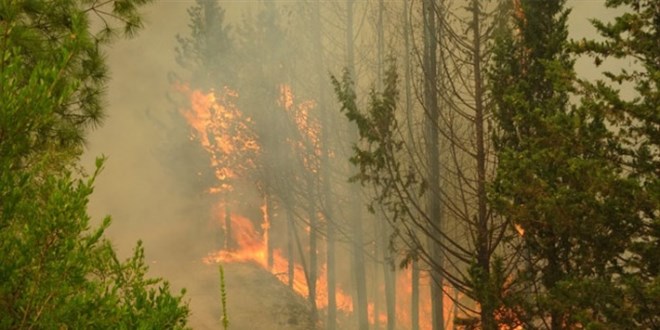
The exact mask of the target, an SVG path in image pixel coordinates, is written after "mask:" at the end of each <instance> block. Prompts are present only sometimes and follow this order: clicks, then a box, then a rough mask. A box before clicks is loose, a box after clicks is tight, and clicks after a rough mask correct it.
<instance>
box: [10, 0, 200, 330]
mask: <svg viewBox="0 0 660 330" xmlns="http://www.w3.org/2000/svg"><path fill="white" fill-rule="evenodd" d="M146 2H147V1H141V0H135V1H130V0H124V1H120V0H117V1H109V2H104V5H105V6H109V7H111V8H106V7H103V5H102V4H98V3H97V2H93V3H92V2H90V1H3V2H1V3H0V81H1V82H2V83H0V99H1V100H2V102H0V155H1V156H0V255H1V256H2V258H1V259H0V328H2V329H23V328H41V329H64V328H73V329H162V328H175V329H180V328H184V327H185V322H186V319H187V316H188V308H187V306H186V305H185V304H184V303H183V301H182V296H177V295H172V294H171V293H170V292H169V286H168V284H167V283H161V282H160V280H158V279H148V278H146V277H145V276H146V272H147V267H146V266H145V264H144V251H143V248H142V245H141V243H138V245H137V247H136V249H135V252H134V255H133V256H132V257H131V258H129V259H128V260H126V261H119V260H118V258H117V256H116V254H115V252H114V249H113V248H112V245H111V244H110V242H108V241H107V240H105V239H103V233H104V231H105V229H106V228H107V227H108V226H109V224H110V219H109V218H106V219H105V220H104V221H103V224H102V225H101V226H100V227H99V228H96V229H92V228H91V227H90V218H89V216H88V215H87V203H88V201H89V196H90V194H91V193H92V191H93V183H94V180H95V178H96V176H97V175H98V172H99V171H100V168H101V166H102V163H103V160H102V159H100V160H98V161H97V164H96V172H95V173H94V175H92V176H91V177H87V176H85V175H83V174H82V173H81V171H80V170H78V169H77V165H76V163H75V161H76V159H77V157H78V156H79V154H80V152H81V148H82V144H83V142H84V134H85V132H86V129H87V128H88V127H90V126H91V125H94V124H97V123H98V122H99V120H100V119H101V117H102V110H103V108H102V103H101V96H102V93H101V92H102V90H103V88H104V87H105V72H106V70H107V69H106V66H105V63H104V61H103V57H102V54H101V53H100V51H99V46H101V45H103V44H106V43H107V42H109V41H110V37H111V36H112V35H114V34H116V33H117V32H118V30H117V29H122V30H123V32H124V33H126V34H131V33H133V32H134V31H135V29H136V28H137V27H139V25H140V16H139V15H138V13H137V8H138V7H139V6H140V5H142V4H144V3H146ZM90 14H95V15H98V16H99V19H101V20H102V22H103V23H105V24H103V23H102V24H101V25H102V26H104V30H102V31H101V32H99V33H96V34H94V33H91V32H90V31H89V21H88V15H90ZM104 19H112V20H119V21H120V23H121V24H119V27H117V28H115V27H113V26H114V25H110V24H109V23H107V21H105V20H104Z"/></svg>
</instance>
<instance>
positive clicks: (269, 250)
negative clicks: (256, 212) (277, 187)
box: [264, 192, 273, 270]
mask: <svg viewBox="0 0 660 330" xmlns="http://www.w3.org/2000/svg"><path fill="white" fill-rule="evenodd" d="M265 198H266V210H265V211H266V212H264V217H265V218H266V219H265V220H266V221H265V223H266V224H267V226H266V228H264V230H265V231H266V235H265V237H266V254H267V258H268V262H267V264H268V269H269V270H272V269H273V238H272V236H271V232H272V230H271V229H272V227H273V224H272V223H271V221H273V202H272V200H273V199H272V197H271V196H270V194H269V193H268V192H266V194H265Z"/></svg>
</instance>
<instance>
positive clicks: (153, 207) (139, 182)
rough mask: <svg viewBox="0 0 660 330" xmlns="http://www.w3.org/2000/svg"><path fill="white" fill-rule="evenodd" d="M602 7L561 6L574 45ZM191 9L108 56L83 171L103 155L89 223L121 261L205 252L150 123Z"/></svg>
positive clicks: (177, 8)
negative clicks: (106, 225) (97, 226)
mask: <svg viewBox="0 0 660 330" xmlns="http://www.w3.org/2000/svg"><path fill="white" fill-rule="evenodd" d="M301 1H302V0H301ZM603 3H604V1H597V0H592V1H581V0H573V1H569V3H568V6H569V7H572V8H573V12H572V15H571V20H570V29H571V30H570V32H571V36H572V37H573V38H582V37H593V36H594V35H595V30H594V29H593V28H592V27H591V25H590V23H589V22H588V21H587V18H590V17H597V18H600V19H605V20H607V18H608V17H612V16H613V15H612V12H611V11H609V10H606V9H605V8H603ZM193 4H194V1H192V0H190V1H183V0H181V1H158V2H157V3H154V4H152V5H150V6H148V7H147V8H145V18H146V19H145V21H146V26H145V28H144V29H143V30H141V31H140V32H139V34H138V36H137V37H135V38H134V39H131V40H121V41H118V42H117V43H115V44H114V45H113V46H112V48H111V49H109V50H108V52H107V55H108V56H107V59H108V64H109V66H110V73H111V80H110V82H109V85H108V93H107V114H108V117H107V118H106V120H105V122H104V124H103V126H102V127H100V128H98V129H96V130H94V131H93V132H91V133H90V135H89V143H88V147H87V150H86V153H85V156H84V158H83V163H84V165H86V166H88V167H91V166H92V164H93V163H94V162H93V159H94V158H95V157H96V156H99V155H101V154H104V155H106V156H108V160H107V162H106V164H105V170H104V171H103V172H102V174H101V176H100V177H99V178H98V180H97V182H96V189H95V192H94V195H93V196H92V200H91V205H90V213H91V215H92V217H93V218H94V219H95V220H96V221H97V222H98V220H99V219H101V218H102V217H103V216H105V215H111V216H112V217H113V224H112V225H111V227H110V229H109V231H108V237H109V238H110V239H111V240H112V241H113V242H114V244H115V246H117V247H118V250H119V253H120V255H122V256H127V255H128V253H130V249H131V248H132V247H133V246H134V244H135V242H136V241H137V240H138V239H142V240H143V241H144V243H145V246H146V253H147V259H148V262H150V263H152V265H157V264H158V263H159V262H163V261H164V260H167V259H173V258H174V259H176V258H188V257H190V256H192V255H194V254H185V253H183V254H182V253H180V252H181V249H192V250H199V251H203V250H204V249H205V246H206V245H205V243H204V242H199V240H196V238H195V237H194V231H192V230H190V228H191V227H192V225H191V223H192V221H194V219H191V218H190V217H189V216H187V215H190V214H193V213H192V212H191V210H194V209H195V207H196V206H197V205H198V204H199V205H202V204H201V203H199V201H198V199H199V198H200V197H199V195H192V194H190V193H189V191H187V190H186V189H185V183H184V182H177V181H179V180H180V178H181V177H185V176H181V175H179V176H177V175H176V174H175V173H173V171H176V170H177V168H176V167H175V166H174V168H173V166H172V164H164V162H165V159H168V158H170V159H171V158H176V157H178V156H177V155H166V156H169V157H163V155H159V153H161V152H162V148H161V147H160V146H162V141H164V139H167V138H171V137H168V134H169V132H167V131H163V129H162V126H158V125H156V124H154V120H153V118H154V117H155V118H157V119H159V120H164V121H167V120H170V119H168V118H170V117H168V116H164V115H162V114H164V113H166V112H168V111H171V110H172V107H173V105H172V104H171V103H169V102H168V101H167V99H166V94H167V92H168V90H169V88H170V86H169V83H168V79H167V74H168V73H169V72H172V71H175V70H178V68H177V67H176V63H175V61H174V56H175V53H174V48H175V46H176V39H175V35H176V34H177V33H178V34H183V35H185V34H187V33H188V27H187V24H188V14H187V13H186V9H187V8H188V7H189V6H191V5H193ZM220 4H221V6H222V7H223V8H226V9H227V19H228V20H229V21H236V20H238V19H239V18H240V13H241V11H242V10H244V9H245V8H247V6H249V5H250V4H254V1H221V2H220ZM576 68H577V70H578V72H579V73H580V74H590V73H588V72H584V71H581V70H580V62H578V64H577V67H576ZM147 113H149V114H150V115H147ZM149 116H152V117H149ZM161 117H162V118H161ZM181 120H183V119H181ZM177 163H178V162H177ZM181 170H183V169H181ZM202 225H203V224H202ZM196 261H199V260H180V262H181V264H182V269H185V267H186V266H185V265H186V263H190V262H196ZM154 262H155V263H154ZM154 268H155V269H156V271H155V272H156V274H155V275H158V276H168V277H169V276H174V275H172V274H164V273H158V270H157V269H158V267H157V266H155V267H154ZM175 277H176V278H177V279H178V280H177V281H175V283H173V284H174V286H175V287H177V288H178V287H181V286H187V284H186V281H188V280H190V281H193V278H194V277H193V276H192V275H191V276H189V277H188V278H186V277H185V276H184V275H180V274H176V275H175ZM201 314H202V313H197V315H198V316H194V317H201V316H199V315H201Z"/></svg>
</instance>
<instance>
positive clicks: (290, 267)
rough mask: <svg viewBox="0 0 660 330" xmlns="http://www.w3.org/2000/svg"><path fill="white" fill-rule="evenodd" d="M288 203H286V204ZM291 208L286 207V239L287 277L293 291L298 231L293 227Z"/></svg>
mask: <svg viewBox="0 0 660 330" xmlns="http://www.w3.org/2000/svg"><path fill="white" fill-rule="evenodd" d="M285 203H286V202H285ZM290 207H291V206H289V205H287V206H286V217H287V222H286V227H287V231H286V232H287V235H286V236H287V237H286V254H287V260H288V264H287V275H288V278H289V283H288V284H289V287H290V288H292V289H293V276H294V275H295V274H294V256H295V252H294V251H293V240H294V236H295V235H294V232H293V231H294V230H296V228H295V226H294V225H293V213H292V211H291V209H290Z"/></svg>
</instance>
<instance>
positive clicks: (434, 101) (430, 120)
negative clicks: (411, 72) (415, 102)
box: [423, 0, 444, 330]
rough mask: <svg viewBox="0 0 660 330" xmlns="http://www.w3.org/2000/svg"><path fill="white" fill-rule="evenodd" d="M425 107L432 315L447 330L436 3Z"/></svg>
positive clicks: (430, 21)
mask: <svg viewBox="0 0 660 330" xmlns="http://www.w3.org/2000/svg"><path fill="white" fill-rule="evenodd" d="M423 7H424V8H423V12H424V64H423V65H424V103H425V104H424V106H425V110H426V121H425V138H426V144H425V146H426V148H425V149H426V156H427V160H426V162H427V168H428V175H427V183H428V186H429V193H428V194H427V208H428V212H427V214H428V216H429V219H430V221H431V223H429V232H430V233H431V237H429V242H428V243H429V249H430V258H431V260H430V261H431V304H432V306H431V309H432V315H433V321H432V325H433V330H442V329H444V308H443V307H444V306H443V290H442V285H443V274H442V267H443V261H442V247H441V245H440V244H439V242H438V240H439V239H440V232H439V231H440V229H441V228H442V214H441V203H442V201H441V198H442V196H441V193H440V146H439V132H438V125H439V115H440V110H439V106H438V94H437V88H438V75H437V53H438V49H437V48H438V29H437V25H436V15H437V14H438V9H439V8H438V6H437V5H436V3H435V0H424V3H423Z"/></svg>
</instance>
